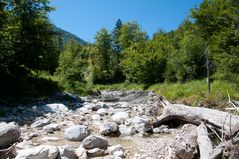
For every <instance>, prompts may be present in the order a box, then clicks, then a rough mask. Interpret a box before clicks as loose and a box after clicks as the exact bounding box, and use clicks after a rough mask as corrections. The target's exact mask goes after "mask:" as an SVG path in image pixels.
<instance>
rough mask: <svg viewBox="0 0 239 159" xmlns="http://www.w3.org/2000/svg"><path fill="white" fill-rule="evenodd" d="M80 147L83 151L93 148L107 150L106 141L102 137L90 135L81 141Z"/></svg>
mask: <svg viewBox="0 0 239 159" xmlns="http://www.w3.org/2000/svg"><path fill="white" fill-rule="evenodd" d="M81 147H83V148H85V149H93V148H100V149H107V147H108V141H107V140H106V139H105V138H104V137H101V136H97V135H90V136H88V137H87V138H85V139H84V140H83V141H82V143H81Z"/></svg>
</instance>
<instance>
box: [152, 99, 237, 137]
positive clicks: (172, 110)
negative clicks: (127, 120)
mask: <svg viewBox="0 0 239 159" xmlns="http://www.w3.org/2000/svg"><path fill="white" fill-rule="evenodd" d="M165 103H166V102H165V101H164V102H163V103H162V104H163V106H164V107H163V112H162V115H161V116H159V118H158V119H157V122H155V123H153V124H152V125H153V127H158V126H160V125H162V124H163V123H165V122H167V121H170V120H177V121H182V122H185V123H192V124H195V125H200V124H201V123H202V122H203V123H205V124H207V125H211V126H212V127H213V128H215V129H217V131H218V132H220V133H221V134H223V135H224V134H225V137H227V138H231V137H233V135H234V134H235V133H236V132H237V131H238V130H239V116H237V115H233V114H231V113H228V112H222V111H218V110H214V109H209V108H202V107H191V106H186V105H182V104H165Z"/></svg>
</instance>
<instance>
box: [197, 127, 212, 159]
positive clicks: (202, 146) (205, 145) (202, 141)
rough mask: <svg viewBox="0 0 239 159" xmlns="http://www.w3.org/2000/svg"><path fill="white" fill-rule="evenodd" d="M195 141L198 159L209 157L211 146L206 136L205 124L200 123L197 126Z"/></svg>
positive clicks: (207, 158)
mask: <svg viewBox="0 0 239 159" xmlns="http://www.w3.org/2000/svg"><path fill="white" fill-rule="evenodd" d="M197 143H198V146H199V152H200V159H209V157H210V155H211V154H212V151H213V146H212V143H211V140H210V138H209V137H208V131H207V126H206V125H205V124H204V123H201V124H200V125H199V126H198V127H197Z"/></svg>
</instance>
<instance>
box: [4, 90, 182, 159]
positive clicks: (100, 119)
mask: <svg viewBox="0 0 239 159" xmlns="http://www.w3.org/2000/svg"><path fill="white" fill-rule="evenodd" d="M158 98H159V96H157V95H156V94H154V93H153V92H135V91H129V92H120V91H111V92H107V91H105V92H101V94H100V95H97V96H88V97H81V98H78V97H75V96H73V95H71V94H61V93H59V94H56V95H55V96H54V98H52V99H50V100H45V101H41V102H37V103H34V104H31V105H19V106H18V107H16V108H14V109H11V111H10V112H9V113H8V114H7V115H6V116H4V117H0V122H1V124H2V125H3V126H2V127H3V128H5V125H6V123H9V122H14V123H15V124H13V125H17V126H19V130H20V134H21V141H19V142H18V143H17V145H16V146H15V147H16V150H17V157H16V158H17V159H23V158H24V157H25V158H27V156H35V158H39V159H41V158H50V159H55V158H56V156H58V158H64V159H67V158H69V159H70V158H82V159H83V158H87V157H88V158H104V159H108V158H135V159H145V158H148V159H156V158H167V154H168V153H169V152H168V151H169V146H168V145H170V144H172V143H173V141H174V138H175V135H176V134H177V133H178V132H179V129H170V128H168V127H167V126H161V127H160V128H155V129H153V128H152V126H151V124H150V123H152V122H153V121H155V120H156V119H155V118H156V117H157V116H158V115H159V112H160V106H159V103H158ZM4 124H5V125H4ZM11 128H12V129H16V128H15V127H14V126H10V128H8V127H6V130H7V129H9V131H5V132H3V133H2V134H3V135H2V137H5V138H6V136H7V135H10V136H14V131H12V130H11ZM10 130H11V131H12V132H11V131H10ZM4 133H5V134H4ZM17 133H18V132H17V131H16V132H15V138H16V137H17V136H18V134H17ZM4 135H5V136H4ZM10 136H9V137H10ZM101 137H103V138H101ZM0 139H1V130H0ZM9 140H10V141H5V143H4V142H3V143H1V141H0V147H2V149H4V148H7V147H8V146H9V145H7V144H9V143H11V139H9ZM12 140H14V137H12ZM106 142H107V143H106ZM4 144H5V145H4ZM44 145H48V146H50V147H47V146H44ZM43 150H44V151H43ZM31 152H32V153H33V154H32V153H31ZM42 156H43V157H42ZM0 158H1V152H0ZM1 159H2V158H1ZM3 159H4V158H3Z"/></svg>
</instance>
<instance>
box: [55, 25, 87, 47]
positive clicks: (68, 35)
mask: <svg viewBox="0 0 239 159" xmlns="http://www.w3.org/2000/svg"><path fill="white" fill-rule="evenodd" d="M53 27H54V30H55V31H56V32H57V33H59V34H61V35H62V38H63V43H64V44H65V43H67V42H68V41H70V40H75V41H77V42H79V43H80V44H81V45H87V42H86V41H84V40H82V39H81V38H79V37H78V36H76V35H74V34H72V33H70V32H68V31H65V30H63V29H61V28H58V27H57V26H55V25H53Z"/></svg>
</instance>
